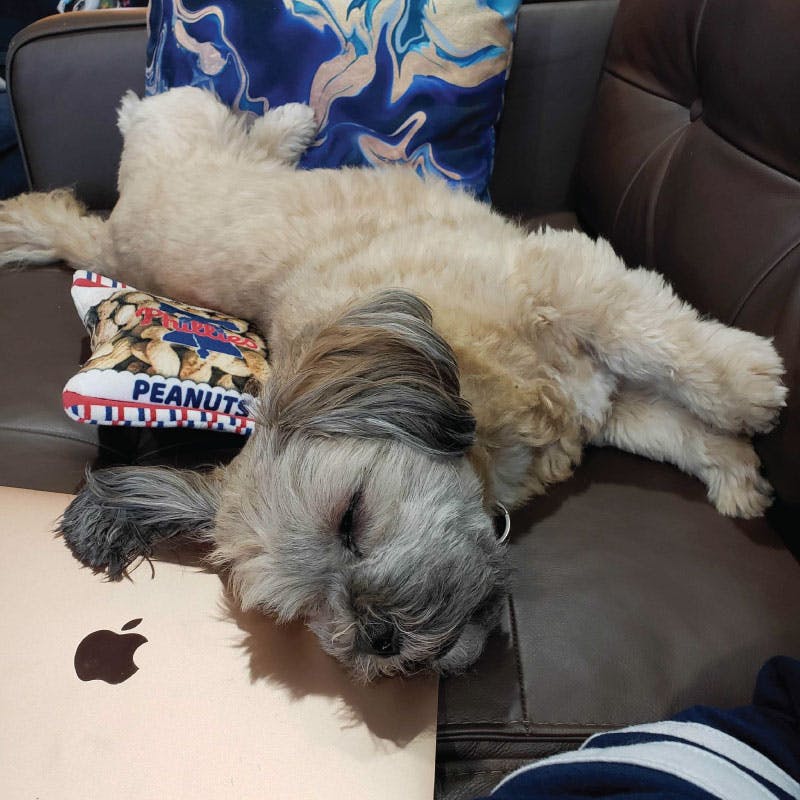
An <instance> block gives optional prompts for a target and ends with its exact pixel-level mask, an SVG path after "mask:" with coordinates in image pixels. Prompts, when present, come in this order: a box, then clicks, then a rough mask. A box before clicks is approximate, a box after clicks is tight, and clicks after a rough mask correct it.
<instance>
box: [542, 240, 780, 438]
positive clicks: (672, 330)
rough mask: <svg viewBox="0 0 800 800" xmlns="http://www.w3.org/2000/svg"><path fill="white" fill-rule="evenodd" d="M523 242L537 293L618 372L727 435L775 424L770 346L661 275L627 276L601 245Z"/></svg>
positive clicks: (630, 272)
mask: <svg viewBox="0 0 800 800" xmlns="http://www.w3.org/2000/svg"><path fill="white" fill-rule="evenodd" d="M528 241H529V246H530V250H529V253H530V256H529V261H528V272H529V274H533V275H534V276H536V277H535V280H536V284H535V285H534V287H533V288H534V290H535V291H539V292H541V293H543V294H546V295H549V302H550V303H551V304H552V305H553V306H555V307H556V308H557V309H558V311H559V313H560V315H561V318H562V320H563V323H564V324H565V325H568V326H569V328H570V330H572V331H573V333H574V334H575V335H576V336H577V337H578V339H579V340H581V341H582V342H583V344H584V346H585V347H586V348H587V349H588V350H589V351H590V352H592V354H593V355H594V356H595V357H596V358H597V359H598V360H599V361H600V362H601V363H603V364H604V365H605V366H606V367H607V368H608V369H610V370H611V371H612V372H613V373H614V374H616V375H618V376H620V377H623V378H629V379H632V380H634V381H636V382H638V383H641V384H645V385H648V386H651V387H652V388H653V389H654V390H655V391H657V392H658V393H659V394H660V395H664V396H666V397H669V398H671V399H673V400H674V401H676V402H678V403H680V404H681V405H682V406H684V407H685V408H687V409H688V410H689V411H691V412H692V413H693V414H695V415H697V416H698V417H700V418H701V419H702V420H704V421H705V422H707V423H709V424H710V425H712V426H713V427H715V428H718V429H720V430H723V431H729V432H731V433H740V432H742V433H752V432H755V431H767V430H769V429H770V428H771V427H772V426H773V425H774V423H775V420H776V417H777V414H778V412H779V410H780V409H781V407H782V406H783V405H784V404H785V397H786V389H785V387H784V386H783V385H782V383H781V376H782V375H783V372H784V369H783V363H782V361H781V358H780V356H779V355H778V354H777V352H776V351H775V348H774V347H773V346H772V343H771V342H770V341H768V340H767V339H764V338H763V337H760V336H756V335H755V334H753V333H748V332H746V331H742V330H738V329H736V328H731V327H727V326H725V325H722V324H721V323H719V322H714V321H712V320H704V319H701V318H700V316H699V315H698V313H697V311H695V310H694V309H693V308H692V307H691V306H690V305H688V304H687V303H684V302H683V301H681V300H680V299H679V298H678V297H677V296H676V295H675V293H674V292H673V290H672V289H671V288H670V287H669V286H668V285H667V283H666V282H665V280H664V279H663V278H662V277H661V276H660V275H659V274H657V273H656V272H651V271H648V270H645V269H627V268H626V267H625V264H624V263H623V261H622V260H621V259H620V258H619V257H618V256H617V255H616V254H615V253H614V251H613V250H612V248H611V246H610V245H609V244H608V243H607V242H604V241H602V240H598V241H592V240H591V239H589V238H588V237H587V236H584V235H582V234H578V233H564V232H555V231H546V232H545V233H544V234H540V235H535V236H533V237H531V238H530V239H529V240H528ZM531 261H532V262H533V263H531ZM531 267H532V268H533V269H532V271H531ZM529 280H530V279H529Z"/></svg>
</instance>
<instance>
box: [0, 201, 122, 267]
mask: <svg viewBox="0 0 800 800" xmlns="http://www.w3.org/2000/svg"><path fill="white" fill-rule="evenodd" d="M108 238H109V232H108V227H107V225H106V223H105V222H104V221H103V220H102V219H101V218H100V217H97V216H93V215H91V214H88V213H87V212H86V209H85V207H84V206H83V205H82V204H81V203H80V202H79V201H78V200H76V199H75V197H74V196H73V194H72V192H70V191H69V190H67V189H57V190H56V191H54V192H31V193H29V194H21V195H19V196H17V197H13V198H11V199H10V200H4V201H3V202H1V203H0V266H35V265H40V264H50V263H53V262H55V261H66V262H67V263H69V264H70V266H72V267H76V268H83V269H98V268H99V267H100V266H101V265H102V264H103V260H102V254H103V251H104V250H107V249H108ZM107 263H108V262H107V261H106V264H107Z"/></svg>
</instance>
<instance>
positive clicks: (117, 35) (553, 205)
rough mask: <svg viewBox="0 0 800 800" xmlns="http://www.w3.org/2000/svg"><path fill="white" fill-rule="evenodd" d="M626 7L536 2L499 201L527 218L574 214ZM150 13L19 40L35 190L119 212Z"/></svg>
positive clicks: (19, 89)
mask: <svg viewBox="0 0 800 800" xmlns="http://www.w3.org/2000/svg"><path fill="white" fill-rule="evenodd" d="M616 5H617V0H562V2H557V3H556V2H536V0H525V5H523V7H522V9H521V11H520V15H519V23H518V27H517V37H516V41H515V46H514V54H513V64H512V69H511V73H510V79H509V83H508V90H507V93H506V102H505V108H504V111H503V115H502V119H501V124H500V131H499V135H498V140H497V151H496V159H495V170H494V175H493V179H492V196H493V198H494V200H495V203H496V205H497V206H498V208H500V210H502V211H504V212H506V213H510V214H517V215H531V214H540V213H548V212H553V211H564V210H566V209H567V208H569V207H570V203H571V199H570V187H571V176H572V172H573V169H574V166H575V161H576V159H577V156H578V150H579V147H580V141H581V133H582V130H583V123H584V120H585V119H586V116H587V114H588V113H589V109H590V107H591V104H592V99H593V97H594V91H595V87H596V85H597V79H598V76H599V74H600V68H601V66H602V63H603V55H604V53H605V48H606V42H607V40H608V33H609V30H610V28H611V22H612V19H613V16H614V10H615V8H616ZM146 42H147V30H146V21H145V13H144V9H132V10H130V11H113V12H109V11H95V12H81V13H72V14H64V15H60V16H53V17H50V18H47V19H43V20H40V21H39V22H37V23H35V24H34V25H32V26H30V27H29V28H27V29H26V30H25V31H23V32H22V33H21V34H20V35H18V36H17V37H16V38H15V40H14V42H13V45H12V50H11V52H10V58H9V83H10V86H11V90H12V98H13V101H14V110H15V114H16V117H17V122H18V125H19V128H20V131H21V134H22V139H23V144H24V151H25V152H24V156H25V161H26V166H27V169H28V174H29V179H30V183H31V186H32V187H33V188H34V189H37V190H44V189H49V188H54V187H59V186H73V187H74V188H75V189H76V191H77V193H78V195H79V196H80V197H81V199H83V200H84V202H86V203H88V204H89V206H90V207H92V208H101V209H103V208H105V209H107V208H111V207H112V206H113V205H114V203H115V201H116V190H115V185H116V169H117V163H118V160H119V153H120V149H121V146H122V142H121V139H120V136H119V133H118V132H117V129H116V125H115V112H116V108H117V106H118V104H119V98H120V96H121V95H122V94H123V92H125V91H127V90H128V89H133V90H134V91H136V92H137V93H139V94H141V93H142V92H143V91H144V63H145V47H146Z"/></svg>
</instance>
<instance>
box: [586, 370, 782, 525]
mask: <svg viewBox="0 0 800 800" xmlns="http://www.w3.org/2000/svg"><path fill="white" fill-rule="evenodd" d="M591 443H592V444H595V445H601V446H602V445H612V446H614V447H618V448H619V449H620V450H626V451H627V452H629V453H635V454H637V455H641V456H646V457H647V458H650V459H653V460H654V461H666V462H668V463H670V464H674V465H675V466H677V467H679V468H680V469H682V470H683V471H684V472H687V473H688V474H690V475H694V476H695V477H697V478H700V480H701V481H703V483H705V485H706V486H707V487H708V498H709V500H711V502H712V503H713V504H714V505H715V506H716V507H717V509H718V510H719V511H720V512H721V513H722V514H726V515H728V516H732V517H746V518H749V517H757V516H760V515H761V514H763V513H764V511H765V509H766V508H767V507H768V506H769V504H770V502H771V495H772V488H771V486H770V485H769V483H768V482H767V481H766V480H765V479H764V478H763V477H762V476H761V474H760V473H759V460H758V456H757V455H756V453H755V451H754V450H753V446H752V444H751V443H750V442H749V441H748V440H747V439H743V438H737V437H735V436H732V435H731V434H729V433H721V432H720V431H717V430H714V429H713V428H711V427H710V426H709V425H706V424H705V423H704V422H702V421H701V420H699V419H698V418H697V417H695V416H694V415H693V414H691V413H690V412H689V411H687V410H686V409H685V408H683V407H682V406H679V405H677V404H676V403H674V402H672V401H670V400H667V399H665V398H663V397H659V396H657V395H655V394H654V393H652V392H649V391H647V390H646V389H642V388H637V387H633V386H630V385H624V386H623V387H622V388H621V390H620V392H619V394H618V396H617V397H616V398H615V400H614V403H613V406H612V410H611V414H610V415H609V417H608V420H607V421H606V423H605V425H604V426H603V428H602V429H601V430H600V431H599V432H598V433H597V435H596V436H595V437H594V438H593V439H592V441H591Z"/></svg>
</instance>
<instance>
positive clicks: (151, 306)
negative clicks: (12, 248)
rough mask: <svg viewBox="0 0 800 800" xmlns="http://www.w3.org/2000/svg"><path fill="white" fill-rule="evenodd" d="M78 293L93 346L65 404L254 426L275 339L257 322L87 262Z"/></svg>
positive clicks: (131, 416)
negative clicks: (172, 296)
mask: <svg viewBox="0 0 800 800" xmlns="http://www.w3.org/2000/svg"><path fill="white" fill-rule="evenodd" d="M72 299H73V300H74V302H75V307H76V308H77V310H78V313H79V314H80V316H81V319H82V320H83V323H84V325H86V329H87V330H88V331H89V334H90V337H91V343H92V355H91V357H90V358H89V360H88V361H87V362H86V363H85V364H84V365H83V367H81V370H80V371H79V372H78V373H77V375H74V376H73V377H72V378H70V380H69V381H68V382H67V385H66V386H65V387H64V391H63V403H64V410H65V411H66V412H67V414H68V415H69V416H70V417H72V419H75V420H77V421H79V422H86V423H90V424H94V425H133V426H150V427H178V426H183V427H190V428H208V429H209V430H217V431H230V432H235V433H245V434H246V433H250V431H252V429H253V417H252V409H253V406H254V402H255V395H256V394H257V393H258V389H259V387H260V386H261V384H262V383H263V382H264V381H265V380H266V379H267V376H268V375H269V367H268V365H267V355H268V353H267V348H266V345H265V343H264V340H263V338H262V337H261V336H260V335H259V334H258V332H257V331H255V330H254V329H253V327H252V325H251V324H250V323H249V322H246V321H245V320H242V319H237V318H235V317H229V316H226V315H224V314H220V313H218V312H216V311H210V310H209V309H207V308H197V307H195V306H189V305H186V304H185V303H179V302H177V301H174V300H169V299H166V298H163V297H158V296H156V295H152V294H147V293H146V292H140V291H138V290H137V289H134V288H133V287H131V286H126V285H125V284H123V283H119V282H118V281H114V280H112V279H111V278H106V277H104V276H102V275H98V274H97V273H95V272H86V271H84V270H80V271H78V272H76V273H75V275H74V277H73V280H72Z"/></svg>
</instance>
